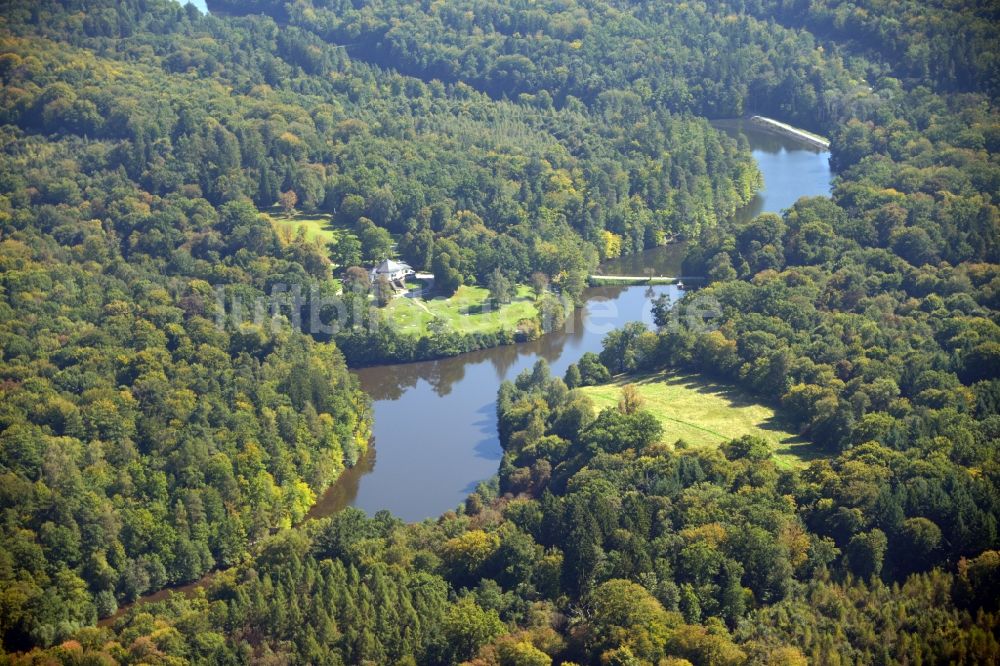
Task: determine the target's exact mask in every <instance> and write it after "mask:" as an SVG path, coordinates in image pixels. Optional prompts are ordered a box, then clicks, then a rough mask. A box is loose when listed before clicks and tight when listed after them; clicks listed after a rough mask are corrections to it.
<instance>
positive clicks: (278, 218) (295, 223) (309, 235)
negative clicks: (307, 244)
mask: <svg viewBox="0 0 1000 666" xmlns="http://www.w3.org/2000/svg"><path fill="white" fill-rule="evenodd" d="M267 217H268V220H270V222H271V225H272V226H273V227H274V228H275V230H276V231H277V232H278V233H279V234H288V239H293V238H295V235H296V234H297V233H299V229H304V230H305V234H306V240H310V241H314V240H318V241H320V242H321V243H323V244H326V243H336V242H337V239H338V238H340V236H341V235H342V234H344V233H350V230H349V229H347V228H346V227H343V226H339V225H337V224H336V223H335V222H334V221H333V216H332V215H329V214H326V213H295V214H294V215H292V216H291V217H287V216H285V214H284V213H283V212H277V211H271V212H270V213H268V214H267Z"/></svg>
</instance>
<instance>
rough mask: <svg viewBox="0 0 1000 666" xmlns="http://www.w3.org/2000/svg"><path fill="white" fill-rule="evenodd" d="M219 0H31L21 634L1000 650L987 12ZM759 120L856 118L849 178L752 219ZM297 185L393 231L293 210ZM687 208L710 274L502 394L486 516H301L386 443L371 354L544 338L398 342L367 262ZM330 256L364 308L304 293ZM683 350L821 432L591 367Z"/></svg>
mask: <svg viewBox="0 0 1000 666" xmlns="http://www.w3.org/2000/svg"><path fill="white" fill-rule="evenodd" d="M209 6H210V8H211V9H212V10H213V11H215V12H217V13H215V14H213V15H209V16H203V15H201V14H200V13H198V11H197V10H195V9H194V8H193V7H191V6H188V7H181V6H179V5H178V4H176V3H173V2H168V1H167V0H127V1H126V2H111V1H110V0H90V1H86V2H84V1H83V0H67V1H65V2H55V1H54V0H43V1H41V2H34V1H32V2H28V1H27V0H9V1H7V2H3V3H0V7H2V15H0V78H2V81H3V88H2V92H0V145H2V150H0V355H2V359H0V361H2V362H0V512H2V514H0V515H2V524H0V641H2V642H0V663H26V664H29V663H66V664H71V663H129V664H132V663H134V664H140V663H143V664H154V663H163V664H176V663H258V662H259V663H275V664H279V663H302V664H319V663H329V664H361V663H372V664H417V663H420V664H457V663H463V662H467V663H471V664H476V665H482V666H515V665H523V664H532V665H535V664H537V665H540V666H545V665H547V664H552V663H564V664H574V663H576V664H591V663H592V664H608V665H611V664H621V665H624V664H629V665H632V664H657V665H662V664H668V665H680V664H688V663H690V664H734V665H735V664H743V663H753V664H789V665H792V664H796V665H798V664H805V663H817V664H843V663H862V664H891V663H958V664H978V663H994V662H997V661H1000V620H998V615H997V614H998V612H1000V609H998V600H1000V534H998V521H1000V487H998V486H1000V415H998V412H1000V327H998V322H997V314H996V313H997V311H998V309H1000V214H998V209H997V201H998V199H1000V164H998V161H997V157H996V155H997V153H998V151H1000V116H998V113H997V107H996V97H995V95H996V90H997V81H998V74H997V62H998V60H997V52H996V47H995V45H994V44H995V42H996V19H997V16H996V12H995V10H994V9H993V7H992V6H991V5H989V4H988V3H975V2H971V3H964V4H961V3H960V4H955V3H931V4H926V3H916V2H899V3H892V4H887V3H875V2H855V3H850V4H843V3H842V4H839V5H838V4H836V3H826V2H810V3H804V2H781V3H778V2H768V1H756V2H738V1H732V2H729V1H727V2H723V3H708V4H706V3H699V2H690V3H672V2H670V3H667V2H653V1H650V2H645V1H635V2H625V1H619V0H558V1H557V0H539V1H537V2H522V1H520V0H454V1H449V2H417V3H412V2H411V3H407V2H396V1H394V0H370V1H361V0H359V1H355V2H341V1H340V0H323V1H321V0H296V1H295V2H289V3H284V2H277V1H275V0H254V2H235V1H230V0H211V1H210V2H209ZM749 113H765V114H770V115H774V116H776V117H778V118H780V119H782V120H786V121H789V122H795V123H798V124H801V125H802V126H804V127H808V128H811V129H814V130H820V131H823V132H824V133H826V134H828V135H829V136H830V137H831V139H832V144H833V145H832V155H833V164H834V165H835V167H836V169H837V171H838V177H837V180H836V182H835V188H834V193H833V196H832V198H829V199H827V198H815V199H803V200H800V201H799V202H798V203H797V204H795V206H793V207H792V208H791V209H790V210H788V211H785V212H784V213H783V214H782V215H775V214H765V215H762V216H760V217H758V218H756V219H754V220H751V221H742V222H737V221H734V220H733V219H732V213H733V212H734V211H736V210H737V209H738V208H740V207H741V206H742V205H743V204H745V203H747V202H748V201H749V200H750V199H751V197H752V195H753V193H754V192H755V191H756V189H757V188H758V187H759V186H760V177H759V174H758V172H757V169H756V167H755V165H754V163H753V161H752V159H751V157H750V155H749V153H748V151H747V146H746V145H745V144H744V143H741V142H738V141H736V140H733V139H730V138H727V137H726V136H725V135H723V134H721V133H719V132H717V131H716V130H714V129H713V128H712V126H711V125H710V124H709V123H708V121H707V120H706V119H705V118H704V117H713V118H714V117H727V116H737V115H743V114H749ZM290 192H292V193H294V195H295V196H294V199H295V200H296V202H295V204H294V205H296V206H298V207H299V208H300V209H302V210H304V211H309V212H315V213H325V214H329V215H331V216H332V218H333V219H334V221H335V223H336V224H337V225H339V228H340V229H343V230H345V234H346V235H348V236H350V237H351V238H352V239H353V240H354V242H348V243H343V244H339V243H338V244H337V245H336V246H334V247H324V246H323V245H321V244H316V243H314V242H311V241H310V240H308V239H307V238H306V237H305V235H304V234H303V235H298V236H289V235H283V234H279V233H278V232H277V231H276V229H275V227H274V226H272V224H271V223H270V221H269V220H268V218H267V217H265V216H263V215H261V211H266V210H269V209H271V208H272V207H273V206H274V205H275V204H276V203H277V202H278V200H279V197H282V195H285V196H284V199H285V200H286V201H289V200H291V199H290V198H289V197H288V196H287V193H290ZM671 237H684V238H688V239H690V240H691V242H690V244H689V245H688V246H687V247H688V251H687V257H686V260H685V272H686V273H687V274H694V275H704V276H706V278H707V285H706V286H705V287H704V288H703V289H700V290H698V292H696V293H693V294H691V295H690V296H689V297H688V299H689V300H685V301H682V302H681V303H679V304H672V303H668V302H662V301H661V302H660V303H658V304H657V307H656V308H655V312H656V316H657V324H659V325H660V327H659V330H656V331H647V330H645V329H644V327H642V326H641V325H631V326H628V327H626V328H625V329H623V330H621V331H616V332H614V333H612V334H611V335H609V336H608V338H607V340H606V342H605V351H604V353H602V354H600V355H599V356H598V355H593V354H592V355H587V356H585V357H584V358H583V359H581V360H580V362H579V363H578V364H576V365H574V366H572V367H571V369H570V371H569V372H568V373H567V374H566V377H565V380H564V379H561V378H553V377H551V376H550V373H549V370H548V368H547V367H546V365H545V364H544V363H539V364H538V365H537V366H535V368H534V369H533V370H531V371H527V372H525V373H524V374H522V375H521V376H520V377H518V378H517V381H516V382H514V383H506V384H504V385H503V386H502V387H500V391H499V398H498V409H497V426H498V430H499V434H500V441H501V444H502V446H503V458H502V460H501V461H500V467H499V470H498V477H497V479H496V480H495V481H493V482H491V483H489V484H484V485H482V486H480V488H479V490H478V491H477V492H475V493H473V494H472V495H470V496H469V499H468V500H467V501H466V502H465V504H464V505H463V506H461V507H458V508H457V509H456V510H455V511H454V512H449V513H447V514H446V515H444V516H442V517H441V518H440V519H439V520H437V521H425V522H423V523H420V524H413V525H406V524H403V523H402V522H401V521H399V520H397V519H395V518H393V517H392V516H391V515H389V514H387V513H380V514H378V515H376V516H374V517H365V516H364V515H363V514H362V513H361V512H360V511H356V510H353V509H348V510H345V511H343V512H341V513H339V514H338V515H335V516H333V517H332V518H328V519H322V520H315V521H308V522H305V523H303V522H302V521H303V518H304V516H305V513H306V512H307V510H308V508H309V507H310V506H311V505H312V503H313V502H314V501H315V499H316V497H317V496H318V494H319V493H321V492H322V491H323V490H324V489H325V488H327V487H328V486H329V485H330V484H331V483H332V482H333V481H334V480H335V479H337V478H338V477H339V476H340V474H341V473H342V471H343V470H344V469H345V467H346V466H350V465H352V464H354V463H355V462H356V461H357V459H358V456H359V455H360V454H361V453H362V452H363V451H364V449H365V447H366V446H367V443H368V442H367V440H368V434H369V429H370V424H371V414H370V407H369V401H368V398H367V397H366V396H365V395H364V394H363V393H362V392H361V391H360V390H359V388H358V384H357V381H356V379H354V377H353V375H352V374H351V373H350V372H349V371H348V370H347V366H348V364H354V365H360V364H365V363H370V362H373V361H376V360H380V359H385V358H394V359H407V360H409V359H413V358H418V357H426V356H435V355H441V354H444V353H457V352H459V351H462V350H464V349H469V348H474V347H477V346H483V345H488V344H495V343H496V342H499V341H503V340H501V339H500V338H497V337H493V338H485V337H482V338H475V339H473V338H468V337H467V338H460V337H457V336H456V335H454V334H453V333H452V332H449V331H438V332H436V333H435V334H434V335H433V336H431V337H430V338H427V339H425V340H423V341H421V342H413V341H406V340H403V339H402V338H401V337H400V336H398V335H397V334H396V333H394V332H393V330H392V329H391V327H386V326H378V327H375V328H374V332H373V328H372V326H371V324H372V322H376V323H377V322H380V320H381V319H382V317H383V315H382V314H381V313H380V312H379V311H378V310H376V309H373V308H370V307H369V305H368V301H367V300H366V299H364V298H362V297H361V296H359V295H357V294H354V293H352V292H351V290H349V289H348V290H347V291H346V293H343V294H338V293H337V291H338V289H339V287H338V283H337V282H335V280H334V279H333V277H334V275H335V270H336V271H339V269H341V268H344V267H346V266H349V265H351V264H355V263H360V262H363V261H370V260H373V259H378V258H380V256H381V255H384V254H385V253H387V252H389V251H390V250H391V248H392V247H393V246H395V247H396V248H397V249H398V252H399V253H400V255H401V256H402V257H403V258H405V259H406V260H408V261H410V262H411V263H412V264H413V265H414V266H415V267H418V268H433V270H434V272H435V273H436V274H438V275H439V276H440V277H441V278H444V280H445V281H446V282H448V283H449V284H452V285H453V286H456V287H457V285H460V284H462V283H480V284H485V283H486V282H487V281H488V279H489V278H490V276H492V275H494V274H495V272H496V271H497V269H499V270H500V271H502V272H503V273H504V274H505V275H508V276H510V279H511V280H512V281H515V282H516V281H521V282H524V281H526V280H527V279H529V276H531V275H532V274H533V273H538V274H541V278H539V279H540V280H542V281H543V282H548V283H551V285H552V287H553V289H556V290H558V291H560V292H562V293H564V294H568V295H570V296H572V297H574V298H579V297H580V295H581V293H582V291H583V288H584V285H585V276H586V275H587V274H588V273H589V272H591V270H592V269H593V268H594V266H595V265H596V264H597V262H598V260H599V259H605V258H609V257H613V256H616V255H618V254H622V253H624V254H630V253H634V252H637V251H639V250H642V249H644V248H649V247H652V246H655V245H660V244H662V243H664V242H665V241H666V240H667V239H669V238H671ZM288 285H300V286H301V287H302V288H303V291H304V292H305V293H309V292H312V293H314V294H318V295H319V296H321V297H323V298H324V299H326V300H325V301H324V302H325V303H328V304H329V303H335V304H337V308H339V309H341V310H342V311H347V312H349V313H350V316H349V317H348V319H346V320H345V321H342V322H341V326H340V327H339V328H336V327H335V328H334V329H331V330H329V331H327V330H326V329H324V332H322V333H319V332H313V334H310V332H309V331H308V330H301V329H300V328H299V327H297V326H295V325H293V324H294V319H295V318H294V313H291V312H289V311H288V310H287V308H286V309H281V308H279V310H278V312H279V314H278V315H277V316H274V317H272V316H271V311H270V307H271V306H272V305H280V304H281V302H278V301H275V302H272V301H270V300H268V297H269V296H270V295H271V294H272V293H273V291H274V288H275V287H276V286H282V287H287V286H288ZM220 287H221V290H220ZM696 297H697V298H702V299H704V298H709V299H711V300H712V301H713V302H715V303H717V304H718V306H719V307H718V316H717V317H716V318H715V320H714V321H713V322H712V323H713V328H712V330H692V329H689V328H686V327H684V326H683V325H677V324H678V322H682V320H683V312H684V308H685V307H687V305H688V304H689V302H690V299H694V298H696ZM255 300H257V301H258V302H260V303H262V304H264V305H263V306H262V308H261V314H260V316H259V317H257V319H256V320H252V319H248V320H245V321H242V322H241V321H239V320H238V319H237V318H236V317H234V316H231V315H233V313H232V309H233V303H235V302H240V303H243V304H244V305H245V306H248V311H252V307H249V306H252V304H253V302H254V301H255ZM310 307H311V303H308V302H307V304H306V311H305V315H306V319H307V320H308V319H310V315H312V314H316V315H317V316H319V317H320V318H322V317H323V316H325V315H326V314H328V313H327V312H326V311H319V306H318V305H317V306H316V312H315V313H313V312H311V311H310ZM672 370H682V371H684V372H688V373H690V372H694V373H700V374H703V375H706V376H709V377H712V378H714V379H716V380H719V381H725V382H729V383H732V384H739V385H740V386H741V387H742V389H744V390H745V391H746V392H747V393H749V394H752V395H754V396H755V397H756V398H757V399H759V400H763V401H766V402H768V403H770V404H771V405H773V406H774V408H775V409H780V410H781V413H782V415H783V416H784V417H785V418H786V419H787V420H788V421H789V422H790V423H792V424H793V426H794V427H795V428H796V429H798V431H799V432H800V433H801V434H802V435H804V436H805V437H807V438H809V439H810V440H811V441H812V442H814V444H815V445H816V446H817V447H818V448H819V449H820V450H821V451H822V453H823V457H822V458H821V459H819V460H814V461H812V462H810V463H809V464H808V465H803V466H802V468H801V469H800V468H786V467H779V466H778V465H776V464H775V462H774V459H773V451H772V447H771V445H770V443H769V442H767V441H765V440H763V439H760V438H757V437H743V438H739V439H736V440H734V441H731V442H728V443H726V444H724V445H722V446H721V447H719V448H718V449H711V448H698V449H696V448H693V447H689V446H687V445H686V444H685V443H684V442H683V441H678V438H677V436H676V435H673V434H672V433H671V431H670V429H669V427H668V428H667V429H666V430H664V427H663V426H662V425H661V422H660V420H659V419H657V418H656V415H655V414H652V413H650V412H649V411H647V410H645V409H644V408H643V404H642V400H641V399H640V397H639V396H638V394H637V393H636V392H635V391H634V390H631V389H629V388H626V389H625V390H624V392H623V394H622V398H621V400H620V402H619V404H618V406H617V408H609V409H605V410H603V411H598V410H596V409H595V408H594V406H593V404H591V402H590V401H589V399H588V398H587V397H586V396H585V395H584V394H583V393H582V392H580V391H576V390H575V389H576V388H577V387H578V386H581V385H587V384H597V383H604V382H607V381H608V380H609V379H610V377H611V375H612V374H618V375H621V376H619V378H618V379H619V380H620V381H621V382H623V383H624V382H627V381H628V378H629V376H630V375H639V374H640V373H646V372H652V371H668V372H669V371H672ZM622 373H624V374H622ZM472 445H474V443H473V442H470V446H472ZM430 482H432V480H430ZM300 523H301V524H300ZM215 569H219V570H221V571H219V572H218V573H217V574H216V575H215V576H214V577H213V578H212V580H211V581H209V582H207V583H206V584H205V586H203V587H200V588H198V589H197V590H195V591H194V592H193V595H192V596H191V597H183V596H181V595H176V596H173V597H170V598H168V600H167V601H165V602H161V603H153V604H147V605H138V606H136V607H134V608H132V609H131V610H129V611H126V612H125V613H123V614H122V615H121V616H120V617H118V618H116V619H115V620H114V621H113V622H112V623H111V624H110V626H105V627H100V628H97V627H95V626H93V625H94V624H95V622H96V621H97V619H98V618H99V617H106V616H109V615H112V614H113V613H114V612H115V610H116V609H117V608H118V606H119V604H122V603H126V602H130V601H132V600H134V599H136V598H137V597H138V596H139V595H142V594H144V593H146V592H149V591H153V590H157V589H161V588H164V587H166V586H169V585H173V584H177V583H183V582H188V581H193V580H196V579H198V578H200V577H201V576H202V575H203V574H204V573H206V572H208V571H211V570H215Z"/></svg>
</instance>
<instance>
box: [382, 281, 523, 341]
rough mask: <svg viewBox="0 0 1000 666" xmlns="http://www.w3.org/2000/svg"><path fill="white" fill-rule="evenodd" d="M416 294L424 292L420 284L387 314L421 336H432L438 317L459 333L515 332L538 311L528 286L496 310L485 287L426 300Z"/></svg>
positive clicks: (395, 323) (405, 329) (387, 309)
mask: <svg viewBox="0 0 1000 666" xmlns="http://www.w3.org/2000/svg"><path fill="white" fill-rule="evenodd" d="M415 293H420V287H415V288H414V290H411V292H410V294H411V295H408V296H403V297H400V298H395V299H393V300H392V302H391V303H389V305H387V306H386V307H385V313H386V316H387V318H388V321H389V322H390V323H391V324H392V325H393V326H395V327H396V328H397V329H398V330H399V331H400V332H402V333H406V334H410V335H417V336H421V337H423V336H425V335H430V331H429V329H428V325H429V324H430V323H431V322H432V321H434V320H435V319H439V320H441V321H442V322H443V323H444V324H445V325H446V326H448V327H449V328H450V329H452V330H456V331H458V332H459V333H487V332H494V331H501V330H507V331H514V330H515V329H516V328H517V323H518V322H519V321H521V320H522V319H533V318H534V317H535V315H536V314H537V310H536V309H535V298H534V292H533V291H532V289H531V287H526V286H520V287H518V288H517V296H516V297H515V298H514V300H513V301H512V302H510V303H508V304H506V305H503V306H501V307H500V308H499V309H496V310H494V309H492V308H491V307H490V305H489V294H490V293H489V290H487V289H485V288H483V287H473V286H469V285H462V286H461V287H459V288H458V291H457V292H455V295H454V296H452V297H450V298H444V297H441V296H438V297H433V298H428V299H426V300H424V299H422V298H419V297H416V296H414V295H413V294H415Z"/></svg>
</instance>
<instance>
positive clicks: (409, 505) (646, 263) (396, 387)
mask: <svg viewBox="0 0 1000 666" xmlns="http://www.w3.org/2000/svg"><path fill="white" fill-rule="evenodd" d="M714 124H715V125H716V126H717V127H719V128H720V129H722V130H724V131H726V132H729V133H732V134H734V135H739V134H743V135H744V136H745V137H746V139H747V140H748V141H749V144H750V148H751V150H752V152H753V155H754V157H755V158H756V160H757V163H758V165H759V166H760V170H761V173H763V175H764V189H763V190H762V191H761V192H760V193H759V194H758V195H757V196H756V197H755V198H754V200H753V201H752V202H751V203H750V205H748V206H747V207H746V208H745V209H744V210H742V211H740V212H739V213H738V214H737V215H738V217H739V218H740V219H750V218H752V217H754V216H756V215H758V214H759V213H761V212H763V211H774V212H780V211H781V210H783V209H785V208H788V207H790V206H791V205H792V204H793V203H795V201H796V200H797V199H798V198H799V197H803V196H816V195H828V194H829V193H830V181H831V173H830V166H829V153H828V152H827V151H821V150H819V149H816V148H812V147H810V146H807V145H805V144H803V143H801V142H798V141H795V140H794V139H791V138H786V137H782V136H776V135H774V134H769V133H767V132H764V131H761V130H760V129H757V128H756V127H755V126H752V125H749V124H746V126H744V124H743V122H742V121H739V120H728V121H717V122H716V123H714ZM682 258H683V247H682V246H680V245H671V246H667V247H663V248H657V249H655V250H649V251H648V252H643V253H641V254H639V255H635V256H632V257H625V258H622V259H620V260H618V261H615V262H609V263H607V264H605V265H603V266H602V267H601V268H602V270H603V272H605V273H606V274H609V275H614V274H618V275H642V274H644V272H643V269H645V268H652V269H654V270H655V273H656V274H658V275H676V274H678V271H679V268H680V261H681V259H682ZM663 293H666V294H669V295H670V296H671V298H672V299H675V300H676V299H677V298H679V297H680V296H681V294H682V293H683V292H682V291H681V290H680V289H678V288H677V287H675V286H672V285H669V286H655V287H595V288H591V289H588V290H587V292H586V297H587V300H586V305H585V306H584V307H583V308H580V309H579V310H577V311H576V312H575V314H574V317H573V320H572V322H571V324H570V325H568V326H567V329H566V330H565V331H562V332H559V333H553V334H549V335H546V336H543V337H542V338H541V339H540V340H536V341H534V342H529V343H523V344H518V345H508V346H506V347H497V348H494V349H485V350H482V351H478V352H472V353H470V354H462V355H461V356H455V357H453V358H447V359H442V360H439V361H427V362H423V363H408V364H399V365H385V366H378V367H374V368H365V369H362V370H359V371H357V374H358V376H359V378H360V379H361V385H362V387H363V388H364V389H365V390H366V391H367V392H368V393H369V394H370V395H371V396H372V399H373V402H374V411H375V423H374V446H373V447H370V448H369V451H368V453H367V455H366V456H365V457H363V458H362V459H361V460H359V461H358V464H357V465H355V466H354V467H352V468H351V469H348V470H345V471H344V473H343V474H341V477H340V478H339V479H338V480H337V482H336V483H335V484H334V485H333V486H332V487H331V488H330V489H329V490H328V491H327V492H326V493H324V495H323V496H322V497H321V498H320V499H319V501H318V502H317V503H316V504H315V505H313V507H312V509H311V510H310V511H309V513H308V515H307V519H308V518H320V517H323V516H328V515H330V514H332V513H335V512H337V511H339V510H341V509H343V508H344V507H346V506H356V507H359V508H361V509H363V510H365V511H366V512H367V513H369V514H373V513H375V512H376V511H380V510H382V509H387V510H389V511H391V512H392V513H393V514H395V515H397V516H399V517H400V518H402V519H404V520H407V521H419V520H423V519H425V518H435V517H437V516H439V515H441V514H442V513H444V512H446V511H448V510H450V509H454V508H456V507H457V506H458V505H459V504H460V503H461V502H463V501H464V500H465V497H466V496H467V495H468V494H469V493H470V492H472V491H473V490H475V487H476V485H477V484H478V483H479V482H481V481H483V480H486V479H489V478H490V477H491V476H493V475H494V474H496V472H497V468H498V466H499V465H498V462H499V460H500V453H501V452H500V441H499V438H498V436H497V429H496V393H497V388H498V387H499V385H500V382H502V381H504V380H505V379H513V378H514V377H516V376H517V374H518V373H519V372H521V371H522V370H524V369H526V368H530V367H532V366H533V365H534V364H535V362H536V361H537V360H538V359H540V358H544V359H545V360H546V361H548V363H549V365H550V366H551V368H552V371H553V373H555V374H558V375H562V374H563V373H564V372H565V370H566V367H567V366H568V365H569V364H570V363H572V362H574V361H576V360H578V359H579V358H580V356H582V355H583V354H584V352H588V351H593V352H598V351H600V350H601V342H602V341H603V339H604V336H605V335H606V334H607V333H608V332H609V331H612V330H614V329H615V328H619V327H620V326H622V325H623V324H625V323H627V322H629V321H645V322H647V323H651V322H652V315H651V312H650V301H651V299H653V298H655V297H656V296H658V295H660V294H663ZM213 576H214V574H212V573H210V574H207V575H206V576H205V577H203V578H202V579H200V580H198V581H195V582H193V583H188V584H186V585H183V586H177V587H172V588H164V589H162V590H159V591H157V592H154V593H152V594H148V595H146V596H144V597H142V598H140V599H139V600H138V601H137V602H135V603H138V604H144V603H149V602H153V601H160V600H163V599H166V598H167V597H168V596H169V595H170V593H172V592H180V593H182V594H191V593H193V591H194V590H196V589H198V588H200V587H203V586H205V585H206V584H207V583H208V582H209V581H210V580H211V579H212V577H213ZM132 605H133V604H125V605H123V606H122V607H121V608H119V610H118V612H117V613H115V614H114V615H112V616H110V617H107V618H104V619H103V620H101V621H100V622H99V623H98V624H100V625H108V624H111V623H112V622H114V620H115V619H116V618H117V617H120V616H121V615H122V614H124V613H125V612H126V611H127V610H128V609H129V608H130V607H131V606H132Z"/></svg>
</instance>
